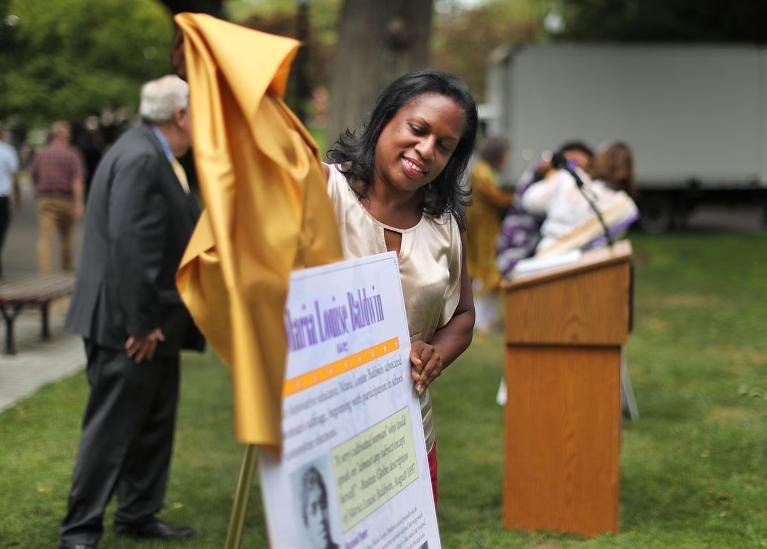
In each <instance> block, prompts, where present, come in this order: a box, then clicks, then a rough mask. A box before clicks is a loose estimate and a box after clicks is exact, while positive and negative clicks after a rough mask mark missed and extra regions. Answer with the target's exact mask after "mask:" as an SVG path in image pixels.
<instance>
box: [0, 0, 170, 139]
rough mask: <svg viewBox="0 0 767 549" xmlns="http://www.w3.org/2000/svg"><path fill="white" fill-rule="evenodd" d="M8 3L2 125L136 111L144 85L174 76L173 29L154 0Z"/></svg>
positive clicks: (1, 64) (0, 65)
mask: <svg viewBox="0 0 767 549" xmlns="http://www.w3.org/2000/svg"><path fill="white" fill-rule="evenodd" d="M4 3H5V5H4V6H0V7H3V8H5V9H4V10H3V13H4V16H3V19H2V20H0V24H2V23H5V26H4V27H3V28H2V35H1V37H0V42H1V43H2V45H3V46H4V48H3V51H4V52H6V53H4V54H3V55H2V56H0V74H1V76H0V86H1V87H2V89H1V90H0V91H1V92H2V93H0V118H2V119H5V118H13V119H16V120H17V121H18V122H19V123H20V124H23V125H35V124H44V123H47V122H49V121H51V120H54V119H58V118H63V119H68V120H71V121H75V122H76V121H80V120H82V119H84V118H85V117H86V116H88V115H91V114H99V113H101V112H102V111H104V110H105V109H109V110H112V111H114V110H119V109H126V110H127V111H129V112H130V111H135V107H136V105H137V102H138V95H139V94H138V92H139V87H140V85H141V83H143V82H145V81H146V80H149V79H151V78H155V77H158V76H160V75H162V74H164V73H167V72H169V71H170V62H169V60H168V51H169V47H170V41H171V38H172V36H173V25H172V21H171V19H170V16H169V13H168V11H167V10H165V9H163V7H162V5H161V4H160V3H158V2H155V1H154V0H132V1H131V2H125V1H124V0H98V1H95V0H10V1H5V2H4ZM9 18H10V19H9ZM9 22H13V23H14V24H13V25H8V23H9ZM5 46H8V50H6V49H5ZM8 52H10V53H8Z"/></svg>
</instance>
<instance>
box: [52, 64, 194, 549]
mask: <svg viewBox="0 0 767 549" xmlns="http://www.w3.org/2000/svg"><path fill="white" fill-rule="evenodd" d="M188 94H189V88H188V86H187V84H186V82H184V81H183V80H181V79H179V78H178V77H176V76H166V77H163V78H160V79H159V80H153V81H151V82H148V83H147V84H145V85H144V86H143V88H142V89H141V108H140V112H141V116H142V119H143V120H144V122H145V123H144V125H142V126H141V127H138V128H134V129H131V130H129V131H128V132H126V133H125V134H124V135H123V136H122V137H120V139H119V140H118V141H117V142H116V143H115V144H114V146H113V147H112V148H111V149H110V150H109V152H107V154H106V155H105V156H104V158H103V159H102V161H101V163H100V164H99V166H98V168H97V170H96V173H95V175H94V177H93V183H92V186H91V192H90V196H89V199H88V207H87V212H86V217H85V230H84V242H83V247H82V249H83V252H82V259H81V261H80V263H79V267H78V271H77V283H76V285H75V291H74V295H73V297H72V302H71V305H70V308H69V313H68V315H67V320H66V326H67V328H68V329H70V330H71V331H74V332H76V333H79V334H80V335H82V337H83V339H84V340H85V350H86V355H87V374H88V382H89V384H90V387H91V391H90V396H89V399H88V403H87V407H86V410H85V417H84V419H83V433H82V440H81V442H80V449H79V452H78V455H77V460H76V462H75V467H74V472H73V475H72V489H71V492H70V495H69V501H68V513H67V516H66V518H65V519H64V522H63V523H62V526H61V530H60V539H61V547H62V548H68V549H75V548H77V549H88V548H93V547H96V545H97V544H98V541H99V539H100V537H101V534H102V531H103V526H102V522H103V515H104V509H105V507H106V505H107V502H108V501H109V499H110V498H111V496H112V494H113V493H114V492H115V491H117V499H118V504H117V511H116V512H115V516H114V525H115V532H116V533H117V535H127V536H132V537H142V538H185V537H191V536H193V535H194V534H195V532H194V530H193V529H192V528H190V527H176V526H171V525H169V524H167V523H165V522H163V521H161V520H159V519H158V518H157V517H156V513H157V512H158V511H159V510H160V509H161V508H162V505H163V498H164V496H165V489H166V486H167V481H168V470H169V465H170V459H171V453H172V448H173V432H174V428H175V419H176V405H177V402H178V390H179V354H180V350H181V349H196V350H202V349H203V347H204V340H203V338H202V335H201V334H200V333H199V331H198V330H197V328H196V327H195V326H194V323H193V322H192V319H191V317H190V316H189V313H188V311H187V310H186V308H185V307H184V305H183V303H182V302H181V299H180V297H179V294H178V291H177V290H176V284H175V275H176V269H177V268H178V265H179V262H180V261H181V257H182V255H183V253H184V250H185V248H186V245H187V243H188V241H189V238H190V237H191V234H192V230H193V229H194V226H195V222H196V220H197V217H198V215H199V208H198V206H197V203H196V202H195V199H194V197H193V196H191V195H190V194H189V188H188V184H187V182H186V176H185V175H184V172H183V168H181V166H180V165H179V164H178V161H177V160H176V157H179V156H181V155H183V154H184V153H186V151H187V150H188V149H189V147H190V144H191V128H190V124H191V122H190V120H189V113H188V112H187V108H188Z"/></svg>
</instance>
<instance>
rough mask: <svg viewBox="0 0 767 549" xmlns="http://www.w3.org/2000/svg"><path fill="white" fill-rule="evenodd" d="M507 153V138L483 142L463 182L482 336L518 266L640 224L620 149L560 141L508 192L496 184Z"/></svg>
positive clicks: (627, 156)
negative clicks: (467, 199) (468, 199)
mask: <svg viewBox="0 0 767 549" xmlns="http://www.w3.org/2000/svg"><path fill="white" fill-rule="evenodd" d="M509 152H510V147H509V143H508V141H507V140H506V139H504V138H502V137H489V138H487V139H485V141H484V142H483V143H482V144H481V145H480V147H479V149H478V152H477V154H476V157H475V159H474V162H473V165H472V168H471V170H470V175H469V181H468V184H469V186H470V187H471V195H472V204H471V205H470V206H469V208H468V210H467V225H468V227H467V237H468V243H469V246H468V250H467V261H468V269H469V277H470V278H471V281H472V289H473V291H474V304H475V309H476V323H475V329H476V330H478V331H480V332H484V331H490V330H493V329H494V328H496V327H498V321H499V317H498V314H497V292H498V289H499V286H500V283H501V280H503V279H509V278H511V277H513V276H514V274H515V268H516V267H517V265H518V264H519V262H520V261H523V260H526V259H528V258H531V257H536V258H540V257H545V256H551V255H555V254H560V253H564V252H567V251H570V250H586V249H589V248H593V247H596V246H600V245H604V244H605V242H607V241H610V242H612V241H613V240H615V239H616V238H619V237H621V236H622V235H623V234H624V233H625V231H626V230H627V229H628V227H629V226H630V225H631V224H632V223H633V222H635V221H636V220H637V219H638V211H637V207H636V205H635V203H634V201H633V198H632V197H633V196H634V193H635V184H634V161H633V154H632V151H631V148H630V147H629V146H628V145H627V144H626V143H624V142H621V141H615V142H612V143H609V144H607V145H604V146H603V147H601V148H600V149H599V150H598V151H597V152H596V153H595V152H594V150H593V149H592V148H591V147H590V146H589V145H587V144H586V143H584V142H583V141H568V142H565V143H563V144H562V145H560V146H559V148H558V149H557V150H556V151H555V152H554V154H548V153H547V154H544V155H543V156H541V157H540V158H538V159H536V160H535V161H533V162H531V163H530V164H529V165H528V166H527V168H526V169H525V170H524V172H523V173H522V175H521V176H520V177H519V178H518V180H517V181H516V182H515V184H514V185H513V186H512V188H511V189H508V188H505V187H504V185H502V184H501V180H502V178H503V168H504V166H505V164H506V160H507V158H508V155H509ZM600 218H601V219H600Z"/></svg>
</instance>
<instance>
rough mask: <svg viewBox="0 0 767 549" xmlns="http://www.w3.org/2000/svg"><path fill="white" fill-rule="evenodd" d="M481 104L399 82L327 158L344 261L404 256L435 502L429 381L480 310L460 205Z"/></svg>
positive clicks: (426, 80)
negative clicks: (389, 253)
mask: <svg viewBox="0 0 767 549" xmlns="http://www.w3.org/2000/svg"><path fill="white" fill-rule="evenodd" d="M476 131H477V107H476V104H475V102H474V99H473V98H472V96H471V94H470V93H469V91H468V89H467V87H466V85H465V84H464V83H463V82H462V81H461V80H460V79H459V78H457V77H455V76H453V75H451V74H449V73H445V72H441V71H436V70H425V71H420V72H415V73H411V74H407V75H405V76H402V77H400V78H398V79H397V80H395V81H394V82H392V83H391V84H389V86H387V87H386V89H384V90H383V92H381V94H380V95H379V97H378V99H377V101H376V104H375V107H374V109H373V112H372V114H371V115H370V119H369V121H368V123H367V125H365V126H364V127H363V128H362V129H360V130H358V131H356V132H350V131H347V132H346V133H345V134H344V135H342V136H341V137H340V138H339V140H338V141H337V142H336V143H335V145H334V146H333V147H332V149H331V150H330V152H329V153H328V158H329V160H330V161H331V164H330V165H325V166H324V167H325V171H326V175H327V176H328V193H329V195H330V198H331V202H332V204H333V209H334V211H335V214H336V218H337V220H338V224H339V227H340V230H341V240H342V245H343V248H344V254H345V255H346V257H363V256H367V255H372V254H376V253H382V252H386V251H395V252H397V254H398V262H399V269H400V276H401V278H402V289H403V293H404V297H405V308H406V311H407V316H408V325H409V329H410V340H411V351H410V361H411V363H412V364H411V374H412V377H413V380H414V382H415V387H416V391H417V392H418V394H419V396H420V399H421V413H422V419H423V426H424V434H425V437H426V447H427V452H428V456H429V470H430V473H431V478H432V488H433V490H434V503H435V505H436V504H437V493H438V491H437V458H436V446H435V434H434V424H433V418H432V410H431V398H430V396H429V391H428V387H429V385H430V384H431V383H432V382H433V381H434V380H435V379H436V378H437V377H439V375H440V374H441V373H442V371H443V370H444V369H445V368H446V367H447V366H448V365H449V364H450V363H451V362H453V361H454V360H455V359H456V358H457V357H458V355H460V354H461V353H462V352H463V351H464V350H465V349H466V348H467V347H468V346H469V343H470V342H471V337H472V330H473V327H474V306H473V304H472V296H471V288H470V286H469V278H468V273H467V270H466V252H465V250H466V236H465V223H464V220H463V218H462V216H461V213H460V211H461V208H462V207H463V206H465V204H466V198H467V197H466V193H465V192H464V191H463V190H462V189H461V187H460V185H459V182H460V181H461V178H462V175H463V172H464V170H465V169H466V165H467V163H468V160H469V157H470V156H471V152H472V149H473V148H474V139H475V136H476Z"/></svg>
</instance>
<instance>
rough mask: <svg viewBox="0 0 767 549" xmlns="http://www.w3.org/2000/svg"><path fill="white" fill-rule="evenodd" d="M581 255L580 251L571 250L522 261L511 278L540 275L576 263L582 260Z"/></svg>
mask: <svg viewBox="0 0 767 549" xmlns="http://www.w3.org/2000/svg"><path fill="white" fill-rule="evenodd" d="M581 255H582V254H581V251H580V250H570V251H569V252H565V253H563V254H556V255H551V256H546V257H530V258H527V259H522V260H520V261H519V262H518V263H517V264H516V265H515V266H514V270H512V271H511V277H512V278H514V277H515V276H522V275H526V274H532V273H539V272H541V271H547V270H549V269H553V268H555V267H561V266H563V265H569V264H571V263H576V262H578V260H580V258H581Z"/></svg>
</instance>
